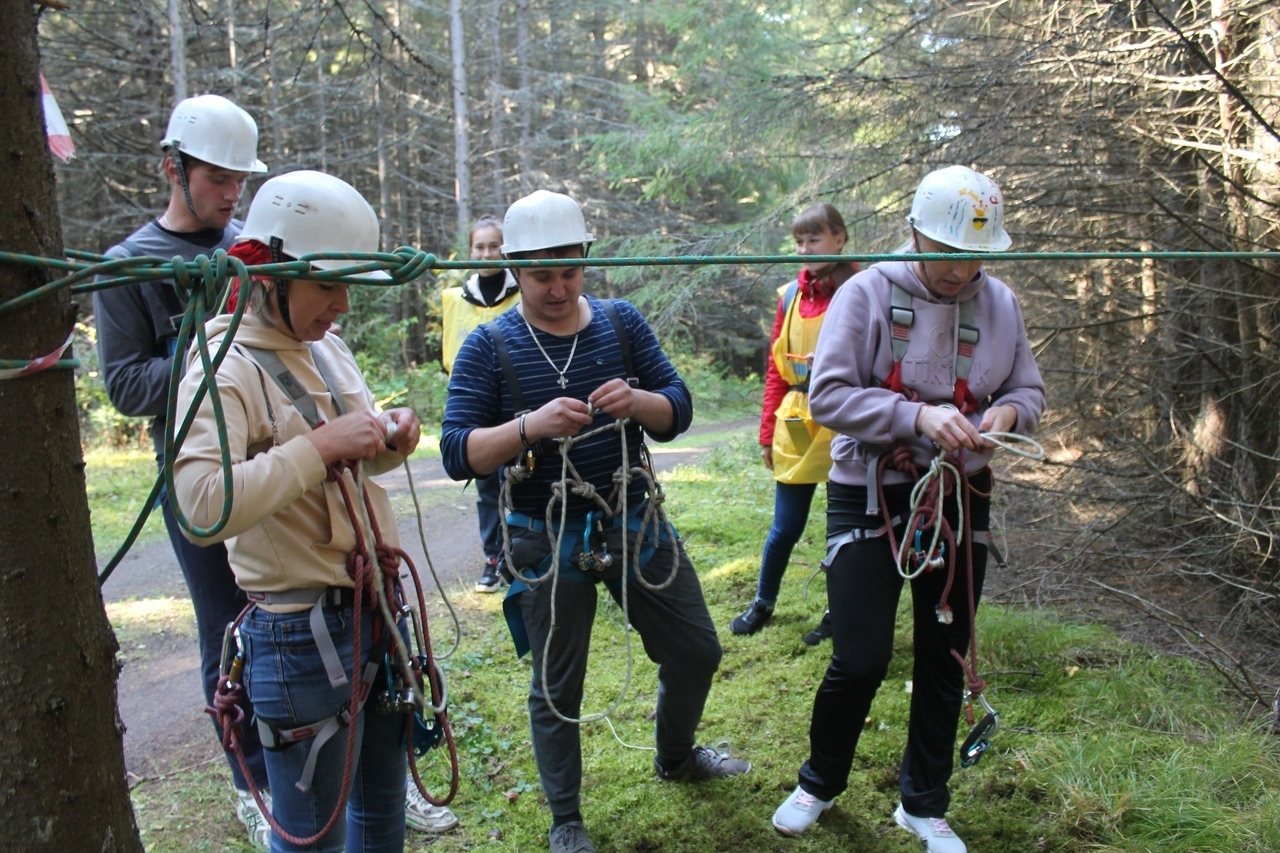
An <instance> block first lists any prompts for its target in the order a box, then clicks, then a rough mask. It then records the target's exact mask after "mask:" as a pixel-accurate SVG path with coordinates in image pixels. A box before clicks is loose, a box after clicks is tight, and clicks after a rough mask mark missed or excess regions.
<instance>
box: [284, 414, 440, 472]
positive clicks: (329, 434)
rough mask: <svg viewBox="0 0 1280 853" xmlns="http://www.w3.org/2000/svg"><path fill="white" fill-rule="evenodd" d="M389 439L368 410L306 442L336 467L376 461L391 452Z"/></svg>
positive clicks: (315, 432) (327, 426)
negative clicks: (351, 461)
mask: <svg viewBox="0 0 1280 853" xmlns="http://www.w3.org/2000/svg"><path fill="white" fill-rule="evenodd" d="M411 414H412V413H411ZM415 420H416V418H415ZM386 435H387V426H386V424H384V423H383V422H382V421H381V420H379V419H378V416H377V415H375V414H374V413H373V412H372V411H369V410H367V409H366V410H365V411H361V412H350V413H348V414H345V415H341V416H339V417H336V418H334V419H333V420H331V421H329V422H327V423H325V424H324V425H323V426H321V427H320V428H319V429H313V430H312V431H311V432H309V433H307V434H306V435H305V436H304V438H306V439H307V440H308V441H310V442H311V443H312V444H314V445H315V448H316V450H317V451H319V453H320V458H321V459H323V460H324V464H326V465H332V464H333V463H335V462H340V461H342V460H343V459H365V460H372V459H373V458H374V457H375V456H377V455H378V454H379V453H381V452H382V451H384V450H386V449H387V443H386ZM415 443H416V440H415Z"/></svg>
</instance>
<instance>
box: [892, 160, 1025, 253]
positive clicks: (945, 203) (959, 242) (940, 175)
mask: <svg viewBox="0 0 1280 853" xmlns="http://www.w3.org/2000/svg"><path fill="white" fill-rule="evenodd" d="M907 221H908V222H910V223H911V227H912V228H914V229H915V230H916V231H918V232H920V233H921V234H923V235H924V236H926V237H928V238H929V239H931V240H937V241H938V242H939V243H942V244H944V245H946V246H951V247H952V248H955V249H960V250H961V251H964V252H1003V251H1004V250H1006V249H1008V248H1009V246H1010V245H1012V244H1013V238H1011V237H1010V236H1009V233H1008V232H1007V231H1005V230H1004V195H1003V194H1002V193H1001V192H1000V187H999V186H998V185H997V184H996V182H995V181H993V180H991V179H990V178H988V177H987V176H986V175H984V174H982V173H981V172H976V171H974V170H973V169H970V168H968V167H967V166H947V167H946V168H945V169H938V170H937V171H934V172H930V173H929V174H927V175H925V176H924V179H923V180H922V181H920V186H918V187H916V195H915V198H914V199H913V200H912V202H911V215H910V216H908V217H907Z"/></svg>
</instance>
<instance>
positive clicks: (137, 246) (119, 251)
mask: <svg viewBox="0 0 1280 853" xmlns="http://www.w3.org/2000/svg"><path fill="white" fill-rule="evenodd" d="M160 146H161V148H162V150H163V151H164V160H163V172H164V176H165V179H166V181H168V184H169V202H168V205H167V206H166V208H165V211H164V213H163V214H162V215H161V216H160V217H159V218H158V219H153V220H151V221H150V222H148V223H147V224H146V225H143V226H142V227H141V228H139V229H138V230H137V231H135V232H133V233H132V234H130V235H129V236H128V237H127V238H125V239H124V240H123V241H122V242H120V243H118V244H116V245H114V246H112V247H111V248H110V249H108V250H107V251H106V254H107V256H108V257H112V258H129V257H139V256H143V255H149V256H153V257H160V258H172V257H174V256H180V257H183V258H186V259H187V260H191V259H194V258H195V257H196V256H197V255H212V254H213V252H214V251H215V250H217V249H227V248H228V247H230V246H231V243H232V242H233V241H234V240H235V238H236V236H237V235H238V234H239V233H240V227H241V223H240V221H239V220H237V219H235V218H234V217H235V210H236V205H237V204H238V203H239V201H240V194H241V193H243V192H244V188H245V182H246V181H247V180H248V178H249V175H250V174H253V173H257V172H265V171H266V170H267V167H266V166H265V165H264V164H263V163H262V161H261V160H259V159H258V125H257V123H256V122H254V120H253V117H252V116H250V115H249V114H248V113H247V112H245V111H244V110H242V109H241V108H240V107H238V106H236V105H235V104H233V103H232V102H231V101H229V100H227V99H226V98H223V97H221V96H219V95H201V96H199V97H195V98H188V99H187V100H185V101H182V102H181V103H180V104H178V106H177V107H175V108H174V110H173V115H172V117H171V118H170V119H169V127H168V130H167V132H166V133H165V137H164V140H163V141H162V142H161V143H160ZM185 311H186V304H185V302H184V301H183V298H182V296H181V295H180V294H179V293H178V291H177V288H175V287H174V284H173V282H172V281H169V280H165V281H148V282H140V283H137V284H130V285H127V286H125V287H115V288H111V289H109V290H99V291H96V292H95V293H94V294H93V312H94V316H95V319H96V322H97V326H98V355H99V359H100V361H101V364H102V375H103V378H104V379H105V381H106V386H107V394H108V396H110V398H111V402H112V404H114V405H115V407H116V408H117V409H119V410H120V412H121V413H122V414H125V415H131V416H149V417H150V418H151V438H152V440H153V441H154V443H155V449H156V460H157V462H159V463H160V464H161V465H163V463H164V458H163V456H164V428H165V405H166V403H167V400H168V395H169V377H170V370H171V368H172V365H173V357H174V348H175V345H176V343H177V337H178V329H179V328H180V327H181V325H182V315H183V313H184V312H185ZM161 508H162V511H163V515H164V523H165V527H166V528H167V529H168V532H169V541H170V542H171V543H172V544H173V550H174V554H175V555H176V556H177V558H178V565H179V566H181V568H182V574H183V576H184V577H185V578H186V581H187V588H188V589H189V590H190V592H191V603H192V606H193V607H194V609H195V614H196V625H197V630H198V637H199V643H200V664H201V682H202V683H203V685H204V695H205V701H206V704H212V700H213V694H214V691H215V690H216V689H217V684H218V668H219V658H220V656H221V651H222V634H223V630H224V629H225V628H226V626H227V623H228V622H230V621H232V620H233V619H235V618H236V615H237V614H239V612H240V611H241V610H242V609H243V608H244V606H245V598H244V594H243V593H242V592H241V591H240V590H239V589H238V588H237V587H236V582H235V578H234V577H233V576H232V574H231V567H230V566H229V565H228V563H227V549H226V548H225V547H224V546H223V545H221V544H217V545H211V546H209V547H207V548H203V547H200V546H198V545H193V544H192V543H191V542H188V541H187V539H186V538H185V537H183V536H182V534H181V532H180V531H179V528H178V525H177V522H176V520H175V519H174V516H173V511H172V510H171V509H170V507H169V503H168V500H167V497H166V498H165V499H163V500H162V502H161ZM244 710H245V716H246V718H250V717H251V715H252V712H253V708H252V706H251V705H250V704H249V703H248V702H247V701H246V702H245V703H244ZM210 720H212V718H210ZM214 731H215V733H216V732H217V729H216V724H215V729H214ZM244 753H245V758H246V759H247V761H248V765H249V769H250V771H251V772H252V774H253V776H254V781H255V782H256V783H257V784H258V785H259V786H261V787H264V788H265V787H266V785H267V772H266V766H265V765H264V763H263V758H262V746H261V744H260V742H259V740H258V733H257V730H256V729H255V728H253V727H249V728H247V729H246V730H245V738H244ZM228 764H229V765H230V767H231V776H232V782H233V784H234V785H235V789H236V792H237V794H238V796H237V799H236V817H238V818H239V819H240V821H241V822H242V823H244V825H245V828H246V829H247V830H248V833H249V839H250V841H251V842H252V843H253V844H254V845H255V846H257V847H260V848H263V849H265V848H266V845H267V837H268V834H269V832H270V827H268V826H267V822H266V820H265V819H264V818H263V816H262V813H261V811H259V809H258V806H257V804H256V803H255V802H254V800H253V797H252V796H250V795H249V793H248V785H247V784H246V782H245V779H244V776H243V774H242V773H241V770H240V767H239V765H238V764H237V763H236V762H235V760H234V759H231V758H230V757H228Z"/></svg>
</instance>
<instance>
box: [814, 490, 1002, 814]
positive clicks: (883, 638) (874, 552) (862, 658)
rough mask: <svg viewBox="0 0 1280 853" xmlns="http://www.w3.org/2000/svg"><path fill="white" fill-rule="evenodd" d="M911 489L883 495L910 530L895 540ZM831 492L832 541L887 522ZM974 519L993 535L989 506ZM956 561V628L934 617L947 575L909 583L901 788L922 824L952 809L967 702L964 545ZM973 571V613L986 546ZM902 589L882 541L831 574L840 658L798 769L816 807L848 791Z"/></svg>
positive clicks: (850, 548)
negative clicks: (907, 710) (909, 660)
mask: <svg viewBox="0 0 1280 853" xmlns="http://www.w3.org/2000/svg"><path fill="white" fill-rule="evenodd" d="M972 484H973V485H974V486H975V487H977V488H978V489H979V490H980V491H983V492H988V491H989V489H990V484H991V478H990V474H989V472H986V471H983V472H980V473H979V474H976V475H974V476H973V477H972ZM910 488H911V487H910V486H909V485H903V486H891V487H889V488H887V489H886V490H885V492H886V494H885V502H886V503H887V505H888V508H889V511H890V514H891V515H895V516H896V515H899V514H901V516H902V520H903V523H902V525H899V526H898V527H897V528H896V530H895V532H896V533H897V534H898V536H899V538H901V535H902V529H903V525H905V523H906V517H907V512H908V510H909V499H910ZM827 489H828V490H827V505H828V508H827V535H828V537H831V536H832V535H834V534H839V533H843V532H846V531H848V530H849V529H850V528H851V527H868V526H870V527H876V526H878V525H879V524H881V523H883V519H882V518H878V517H875V516H867V515H866V505H867V500H866V498H867V490H866V489H865V488H863V487H858V486H847V485H843V484H840V483H836V482H831V483H830V484H828V487H827ZM969 513H970V519H971V522H972V529H973V530H987V529H988V527H989V517H990V501H989V500H988V499H987V498H980V497H977V496H976V495H974V496H972V497H971V499H970V506H969ZM944 515H945V516H946V518H947V519H948V521H950V522H951V524H952V525H953V526H954V525H955V524H956V510H955V501H954V499H953V498H950V497H949V498H947V499H946V507H945V510H944ZM957 551H958V552H959V553H958V554H957V555H956V556H957V561H956V576H955V582H954V583H953V585H952V588H951V592H950V594H949V595H948V603H949V604H950V605H951V610H952V613H953V615H954V618H953V620H952V622H951V624H950V625H944V624H942V623H940V622H939V621H938V618H937V615H936V613H935V608H936V607H937V605H938V603H939V599H940V597H941V595H942V590H943V587H944V586H945V584H946V572H945V571H932V572H925V573H923V574H921V575H920V576H918V577H917V578H916V579H915V580H913V581H911V601H912V606H911V611H912V620H913V629H912V639H913V645H914V649H915V660H914V663H913V666H912V676H911V677H912V683H913V686H912V693H911V717H910V721H909V725H908V730H907V746H906V750H905V751H904V753H903V757H902V767H901V770H900V771H899V775H898V786H899V788H900V790H901V793H902V806H903V808H904V809H906V811H907V812H908V813H910V814H912V815H915V816H917V817H942V816H943V815H945V814H946V811H947V806H948V805H949V804H950V799H951V795H950V792H948V790H947V781H948V780H949V779H950V778H951V770H952V761H953V750H954V749H955V743H956V728H957V725H958V723H959V718H960V706H961V703H962V701H963V698H964V670H963V669H962V668H961V666H960V664H959V663H958V662H957V661H956V659H955V658H954V657H953V656H952V654H951V651H952V649H954V650H956V651H957V652H959V653H960V654H962V655H963V654H965V653H966V652H967V650H968V647H969V603H968V601H969V590H968V581H967V577H968V571H967V567H966V556H967V553H968V548H967V547H966V546H965V545H961V546H960V547H959V548H958V549H957ZM973 564H974V565H973V576H974V600H975V604H976V601H977V599H978V598H979V597H980V596H981V594H982V582H983V578H984V575H985V572H986V565H987V548H986V547H985V546H983V545H978V544H974V545H973ZM902 585H903V578H902V577H901V576H900V575H899V574H898V571H897V568H896V566H895V563H894V558H893V554H892V552H891V550H890V548H889V540H888V538H887V537H884V536H880V537H877V538H873V539H863V540H861V541H858V542H853V543H850V544H848V545H845V546H844V547H842V548H841V549H840V550H839V552H838V553H837V554H836V556H835V558H834V560H833V561H832V564H831V566H830V569H829V570H828V572H827V598H828V601H829V605H830V608H831V628H832V640H833V645H834V648H833V651H832V655H831V663H830V665H829V666H828V667H827V674H826V677H825V678H823V681H822V684H821V686H820V687H819V688H818V693H817V696H816V697H815V698H814V702H813V719H812V721H811V722H810V725H809V749H810V753H809V760H808V761H806V762H805V763H804V765H803V766H802V767H801V768H800V786H801V787H802V788H804V789H805V790H806V791H808V792H809V793H810V794H813V795H814V796H815V797H817V798H819V799H822V800H832V799H835V797H836V795H838V794H840V793H841V792H843V791H844V789H845V788H846V787H847V785H848V781H849V771H850V769H851V768H852V766H853V753H854V750H855V749H856V747H857V745H858V737H859V735H861V734H862V727H863V721H864V720H866V718H867V712H868V711H869V710H870V709H871V700H872V699H873V698H874V697H875V694H876V690H877V689H879V687H880V682H882V681H883V680H884V677H885V674H886V673H887V672H888V670H889V660H890V658H891V657H892V656H893V633H894V620H895V616H896V614H897V609H898V597H899V595H900V594H901V592H902Z"/></svg>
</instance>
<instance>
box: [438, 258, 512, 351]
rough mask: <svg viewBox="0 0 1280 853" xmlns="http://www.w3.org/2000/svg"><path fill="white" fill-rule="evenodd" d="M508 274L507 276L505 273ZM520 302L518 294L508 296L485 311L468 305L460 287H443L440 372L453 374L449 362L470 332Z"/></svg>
mask: <svg viewBox="0 0 1280 853" xmlns="http://www.w3.org/2000/svg"><path fill="white" fill-rule="evenodd" d="M508 274H509V273H508ZM519 301H520V291H519V290H513V291H512V292H511V294H510V295H509V296H508V297H507V298H506V299H504V300H502V301H501V302H499V303H498V304H497V305H494V306H493V307H491V308H485V307H484V306H481V305H476V304H475V303H474V302H468V301H467V300H466V299H465V298H464V297H463V295H462V287H447V288H445V289H444V290H443V291H442V292H441V293H440V314H441V326H442V328H441V330H440V363H441V364H443V365H444V372H445V373H451V372H453V360H454V359H455V358H457V357H458V350H460V349H462V343H463V341H465V340H466V339H467V335H469V334H471V331H472V330H473V329H475V328H477V327H478V326H480V325H481V324H483V323H487V322H489V321H490V320H492V319H494V318H496V317H497V316H498V315H500V314H502V313H504V312H505V311H506V310H507V309H509V308H512V307H514V306H515V305H516V304H517V303H518V302H519Z"/></svg>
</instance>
